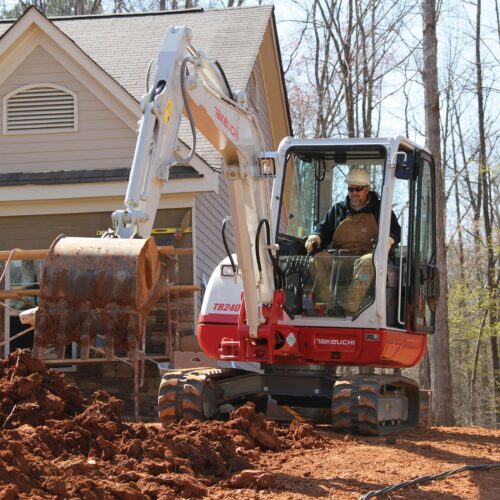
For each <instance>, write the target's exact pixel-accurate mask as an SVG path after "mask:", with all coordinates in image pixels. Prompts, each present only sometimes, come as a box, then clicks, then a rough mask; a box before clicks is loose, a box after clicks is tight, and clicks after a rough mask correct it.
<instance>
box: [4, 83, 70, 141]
mask: <svg viewBox="0 0 500 500" xmlns="http://www.w3.org/2000/svg"><path fill="white" fill-rule="evenodd" d="M3 108H4V133H7V134H15V133H18V134H25V133H40V132H65V131H70V132H73V131H76V130H77V126H76V124H77V120H76V95H75V94H74V93H73V92H71V91H70V90H67V89H64V88H62V87H59V86H55V85H48V84H41V85H40V84H39V85H30V86H28V87H23V88H21V89H16V90H15V91H14V92H11V93H10V94H8V95H7V96H6V97H5V99H4V107H3Z"/></svg>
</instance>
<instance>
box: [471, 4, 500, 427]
mask: <svg viewBox="0 0 500 500" xmlns="http://www.w3.org/2000/svg"><path fill="white" fill-rule="evenodd" d="M475 42H476V77H477V83H476V92H477V110H478V125H479V177H480V185H481V188H482V195H483V199H482V202H483V203H482V213H483V221H484V235H485V240H486V249H487V255H488V264H487V266H488V268H487V279H486V283H487V289H488V308H489V310H490V311H489V325H490V344H491V358H492V367H493V389H494V401H495V417H496V418H495V420H496V427H497V428H498V427H499V426H500V366H499V360H498V344H497V337H496V328H497V317H498V315H497V309H498V301H497V300H498V290H497V279H496V269H495V267H496V262H495V261H496V259H495V248H494V246H495V241H494V235H493V228H492V224H491V212H490V198H489V181H488V179H489V176H488V165H487V156H486V132H485V126H484V99H483V74H482V63H481V0H477V6H476V40H475Z"/></svg>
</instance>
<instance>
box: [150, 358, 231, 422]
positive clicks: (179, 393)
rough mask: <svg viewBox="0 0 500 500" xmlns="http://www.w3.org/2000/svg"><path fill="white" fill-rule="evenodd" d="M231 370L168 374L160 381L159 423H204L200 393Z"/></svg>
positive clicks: (193, 370) (189, 371) (212, 369)
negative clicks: (181, 420)
mask: <svg viewBox="0 0 500 500" xmlns="http://www.w3.org/2000/svg"><path fill="white" fill-rule="evenodd" d="M229 371H230V370H224V369H219V368H196V369H186V370H171V371H168V372H167V373H166V374H165V375H164V376H163V378H162V380H161V383H160V388H159V391H158V415H159V418H160V422H162V423H169V422H178V421H179V420H180V419H181V418H184V419H186V420H206V419H207V418H206V415H205V413H204V411H203V392H204V390H205V388H206V386H207V384H208V383H209V382H210V380H212V379H214V378H219V377H221V376H224V375H226V374H227V372H229Z"/></svg>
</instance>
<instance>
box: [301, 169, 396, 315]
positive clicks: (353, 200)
mask: <svg viewBox="0 0 500 500" xmlns="http://www.w3.org/2000/svg"><path fill="white" fill-rule="evenodd" d="M346 180H347V197H346V199H345V200H344V201H341V202H339V203H335V204H334V205H333V206H332V208H331V209H330V210H329V211H328V212H327V213H326V215H325V217H324V219H323V220H322V221H321V222H320V223H319V224H318V225H317V226H316V227H315V228H314V232H313V233H312V234H311V235H310V236H309V237H308V238H307V241H306V243H305V247H306V250H307V253H309V254H310V253H312V252H313V251H315V250H325V249H326V248H328V249H330V248H333V249H335V250H345V253H346V254H348V255H359V256H360V258H359V259H356V262H355V263H354V271H353V281H352V285H351V288H350V290H349V293H348V300H347V301H346V302H345V303H343V304H342V307H343V308H344V310H345V311H346V312H347V313H349V314H355V313H356V312H357V311H358V310H359V306H360V305H361V303H362V301H363V299H364V297H365V295H366V292H367V288H368V287H369V285H370V283H371V282H372V280H373V276H374V270H373V265H372V251H373V246H374V244H375V242H376V239H377V235H378V221H379V213H380V199H379V197H378V196H377V194H376V193H375V192H374V191H371V190H370V176H369V174H368V171H367V170H366V169H364V168H353V169H351V170H350V171H349V173H348V174H347V179H346ZM400 240H401V227H400V225H399V223H398V220H397V217H396V215H395V214H394V212H392V214H391V227H390V232H389V248H392V247H393V245H395V244H397V243H399V241H400Z"/></svg>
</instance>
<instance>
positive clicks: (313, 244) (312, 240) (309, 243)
mask: <svg viewBox="0 0 500 500" xmlns="http://www.w3.org/2000/svg"><path fill="white" fill-rule="evenodd" d="M320 245H321V238H320V237H319V236H318V235H317V234H311V235H309V237H308V238H307V240H306V243H305V247H306V250H307V253H312V252H314V250H316V249H318V248H319V247H320Z"/></svg>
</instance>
